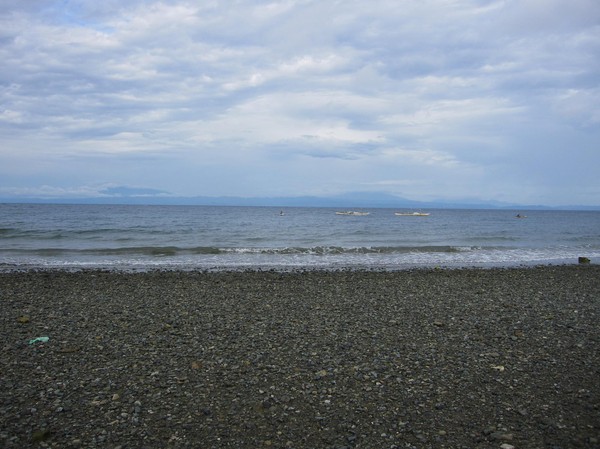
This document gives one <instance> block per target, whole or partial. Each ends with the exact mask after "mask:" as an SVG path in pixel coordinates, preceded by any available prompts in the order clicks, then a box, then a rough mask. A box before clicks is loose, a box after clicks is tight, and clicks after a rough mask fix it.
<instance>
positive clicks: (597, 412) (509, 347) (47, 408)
mask: <svg viewBox="0 0 600 449" xmlns="http://www.w3.org/2000/svg"><path fill="white" fill-rule="evenodd" d="M0 301H2V308H1V309H0V318H1V321H2V329H3V343H2V344H3V355H4V356H3V357H2V358H1V359H0V373H2V376H1V377H2V388H1V390H0V408H1V412H2V414H1V415H0V416H2V418H1V420H2V426H0V446H2V447H5V448H24V447H57V448H63V447H66V448H70V447H74V448H75V447H79V448H88V447H102V448H104V447H106V448H118V447H120V448H122V449H124V448H153V447H157V448H158V447H173V448H177V447H190V448H193V447H202V448H221V447H223V448H225V447H236V448H259V447H271V448H275V447H277V448H340V447H347V448H405V447H414V448H423V447H432V448H438V447H439V448H461V447H465V448H467V447H468V448H499V449H500V448H509V447H510V446H512V447H514V448H519V449H520V448H547V447H556V448H558V447H560V448H565V449H566V448H570V447H584V448H598V447H600V443H599V440H600V424H599V423H600V385H599V384H598V381H597V379H598V378H599V375H600V368H599V367H600V326H598V319H599V317H600V316H599V311H600V266H598V265H594V264H590V265H587V264H586V265H578V264H574V265H543V266H539V265H536V266H531V267H529V266H528V267H503V268H493V267H492V268H475V267H472V268H464V267H463V268H444V267H442V268H434V267H428V268H424V267H421V268H411V269H406V270H397V271H396V270H395V271H387V270H356V269H340V270H337V271H331V270H298V271H283V272H280V271H276V270H246V269H244V270H241V271H178V270H156V271H147V272H123V271H112V270H97V269H84V270H82V271H75V272H72V271H65V270H60V269H59V270H39V271H38V270H25V271H11V272H6V271H0ZM45 336H47V337H48V338H49V340H48V341H47V342H45V343H43V342H35V343H32V344H29V342H30V341H31V340H32V339H35V338H37V337H45Z"/></svg>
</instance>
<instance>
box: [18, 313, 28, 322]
mask: <svg viewBox="0 0 600 449" xmlns="http://www.w3.org/2000/svg"><path fill="white" fill-rule="evenodd" d="M17 321H18V322H19V323H21V324H26V323H29V321H30V318H29V316H28V315H22V316H20V317H19V318H17Z"/></svg>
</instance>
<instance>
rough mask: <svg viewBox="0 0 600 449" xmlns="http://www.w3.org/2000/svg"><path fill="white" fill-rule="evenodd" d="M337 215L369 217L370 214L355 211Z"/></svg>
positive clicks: (337, 213)
mask: <svg viewBox="0 0 600 449" xmlns="http://www.w3.org/2000/svg"><path fill="white" fill-rule="evenodd" d="M335 214H336V215H354V216H364V215H369V214H370V212H357V211H355V210H348V211H345V212H336V213H335Z"/></svg>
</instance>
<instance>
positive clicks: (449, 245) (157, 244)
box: [0, 204, 600, 269]
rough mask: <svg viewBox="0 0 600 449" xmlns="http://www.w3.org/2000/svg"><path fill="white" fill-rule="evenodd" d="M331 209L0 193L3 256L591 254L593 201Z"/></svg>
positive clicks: (409, 262)
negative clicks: (2, 199)
mask: <svg viewBox="0 0 600 449" xmlns="http://www.w3.org/2000/svg"><path fill="white" fill-rule="evenodd" d="M336 210H338V209H334V208H281V209H280V208H270V207H215V206H134V205H131V206H127V205H126V206H123V205H35V204H2V205H0V266H4V267H9V268H10V267H15V266H19V267H63V268H64V267H75V268H77V267H109V268H118V269H130V268H133V269H145V268H181V269H189V268H202V269H214V268H217V269H220V268H223V269H237V268H266V267H269V268H345V267H350V268H352V267H360V268H375V269H378V268H384V269H389V268H392V269H393V268H397V267H409V266H497V265H508V266H511V265H531V264H551V263H576V262H577V258H578V257H579V256H585V257H588V258H590V259H592V262H594V261H595V259H596V260H600V212H597V211H511V210H456V209H432V210H428V211H427V212H430V215H429V216H427V217H406V216H396V215H394V212H396V211H399V210H394V209H361V210H362V211H368V212H369V215H367V216H343V215H336V214H335V212H336ZM517 213H521V214H525V215H526V216H527V218H523V219H517V218H515V215H516V214H517Z"/></svg>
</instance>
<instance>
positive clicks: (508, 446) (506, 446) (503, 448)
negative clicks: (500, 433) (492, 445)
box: [500, 443, 515, 449]
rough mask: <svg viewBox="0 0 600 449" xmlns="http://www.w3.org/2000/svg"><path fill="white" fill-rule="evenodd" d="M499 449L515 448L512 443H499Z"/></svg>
mask: <svg viewBox="0 0 600 449" xmlns="http://www.w3.org/2000/svg"><path fill="white" fill-rule="evenodd" d="M500 449H515V447H514V446H513V445H512V444H508V443H503V444H502V445H500Z"/></svg>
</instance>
